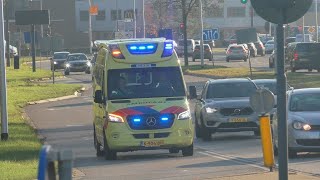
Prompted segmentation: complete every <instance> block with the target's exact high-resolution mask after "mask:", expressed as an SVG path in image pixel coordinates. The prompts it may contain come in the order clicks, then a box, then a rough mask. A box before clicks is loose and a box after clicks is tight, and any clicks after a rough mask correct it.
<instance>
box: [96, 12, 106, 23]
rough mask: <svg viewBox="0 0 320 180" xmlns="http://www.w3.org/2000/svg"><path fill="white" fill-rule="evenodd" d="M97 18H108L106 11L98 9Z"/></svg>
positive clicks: (98, 19) (100, 19)
mask: <svg viewBox="0 0 320 180" xmlns="http://www.w3.org/2000/svg"><path fill="white" fill-rule="evenodd" d="M96 20H97V21H104V20H106V11H105V10H101V11H98V15H96Z"/></svg>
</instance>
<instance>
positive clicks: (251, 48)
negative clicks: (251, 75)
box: [247, 43, 258, 57]
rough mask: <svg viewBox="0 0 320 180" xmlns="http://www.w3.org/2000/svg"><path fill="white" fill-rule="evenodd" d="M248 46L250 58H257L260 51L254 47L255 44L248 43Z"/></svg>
mask: <svg viewBox="0 0 320 180" xmlns="http://www.w3.org/2000/svg"><path fill="white" fill-rule="evenodd" d="M247 45H248V48H249V50H250V56H252V57H256V56H257V54H258V50H257V48H256V46H255V45H254V43H248V44H247Z"/></svg>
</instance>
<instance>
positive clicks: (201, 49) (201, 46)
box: [199, 0, 204, 68]
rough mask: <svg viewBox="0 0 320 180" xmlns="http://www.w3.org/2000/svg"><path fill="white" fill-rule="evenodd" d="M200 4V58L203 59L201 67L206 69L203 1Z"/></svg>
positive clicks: (200, 0)
mask: <svg viewBox="0 0 320 180" xmlns="http://www.w3.org/2000/svg"><path fill="white" fill-rule="evenodd" d="M199 3H200V23H201V32H200V38H201V40H200V58H201V67H202V68H203V67H204V60H203V34H202V33H203V17H202V0H199Z"/></svg>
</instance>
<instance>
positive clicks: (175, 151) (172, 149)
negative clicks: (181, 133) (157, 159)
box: [169, 148, 180, 154]
mask: <svg viewBox="0 0 320 180" xmlns="http://www.w3.org/2000/svg"><path fill="white" fill-rule="evenodd" d="M179 151H180V150H179V149H176V148H171V149H169V153H171V154H177V153H179Z"/></svg>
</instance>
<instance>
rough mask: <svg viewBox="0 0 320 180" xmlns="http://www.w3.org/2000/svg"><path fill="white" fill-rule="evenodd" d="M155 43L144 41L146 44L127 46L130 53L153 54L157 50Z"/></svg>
mask: <svg viewBox="0 0 320 180" xmlns="http://www.w3.org/2000/svg"><path fill="white" fill-rule="evenodd" d="M157 45H158V44H156V43H146V44H141V43H137V44H128V45H127V48H128V50H129V52H130V53H131V54H135V55H142V54H154V53H155V52H156V51H157V47H158V46H157Z"/></svg>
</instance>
